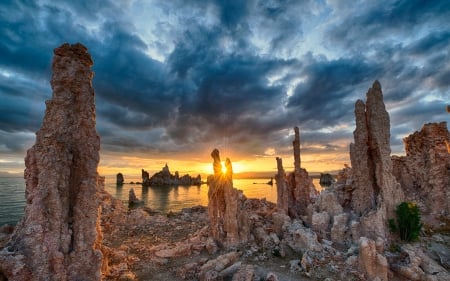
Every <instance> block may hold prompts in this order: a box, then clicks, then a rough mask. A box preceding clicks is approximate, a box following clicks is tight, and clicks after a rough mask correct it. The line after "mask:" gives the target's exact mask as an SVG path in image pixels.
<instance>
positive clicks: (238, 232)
mask: <svg viewBox="0 0 450 281" xmlns="http://www.w3.org/2000/svg"><path fill="white" fill-rule="evenodd" d="M211 157H212V158H213V168H214V175H212V176H210V177H209V178H208V184H209V190H208V215H209V218H210V221H211V232H212V236H213V238H214V239H215V240H216V241H218V242H220V243H223V244H224V245H225V246H236V245H238V244H239V243H241V242H245V241H246V240H247V232H248V229H247V228H248V226H247V225H246V224H243V223H241V224H240V223H239V221H241V220H244V219H245V218H244V217H242V218H241V216H243V215H244V213H239V210H240V209H242V202H243V201H244V200H245V199H246V198H245V196H244V195H243V194H242V191H240V190H237V189H235V188H233V168H232V166H231V161H230V159H228V158H227V159H226V161H225V166H226V172H225V173H223V172H222V164H221V162H220V155H219V150H217V149H214V150H213V151H212V152H211Z"/></svg>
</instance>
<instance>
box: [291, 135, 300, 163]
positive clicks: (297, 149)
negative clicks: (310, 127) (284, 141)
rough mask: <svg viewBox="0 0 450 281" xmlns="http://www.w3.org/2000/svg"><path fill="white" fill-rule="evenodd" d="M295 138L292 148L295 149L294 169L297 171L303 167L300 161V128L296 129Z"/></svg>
mask: <svg viewBox="0 0 450 281" xmlns="http://www.w3.org/2000/svg"><path fill="white" fill-rule="evenodd" d="M294 133H295V138H294V141H293V142H292V146H293V147H294V168H295V171H298V170H300V167H301V159H300V133H299V130H298V127H294Z"/></svg>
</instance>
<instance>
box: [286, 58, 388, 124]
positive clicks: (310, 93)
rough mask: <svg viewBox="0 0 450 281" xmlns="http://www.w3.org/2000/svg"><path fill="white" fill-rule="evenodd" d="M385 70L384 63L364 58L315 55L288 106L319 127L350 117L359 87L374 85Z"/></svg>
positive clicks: (301, 117)
mask: <svg viewBox="0 0 450 281" xmlns="http://www.w3.org/2000/svg"><path fill="white" fill-rule="evenodd" d="M381 70H382V67H380V65H378V64H375V63H374V64H369V63H367V62H366V61H364V58H350V59H338V60H333V61H328V60H315V59H312V61H310V62H309V65H308V66H307V67H305V68H304V69H303V75H304V77H305V78H304V80H305V81H304V82H301V83H300V84H299V85H298V86H297V87H296V89H295V91H294V94H293V95H292V96H291V97H290V98H289V102H288V108H290V109H291V110H295V111H297V112H298V116H299V119H300V120H302V122H308V121H310V120H312V121H315V122H314V123H315V125H314V126H317V127H316V128H317V129H319V128H321V127H324V126H327V125H328V124H335V123H338V122H340V121H349V120H348V119H349V118H348V117H349V114H348V113H349V111H350V112H351V110H349V109H351V108H352V106H353V104H354V102H355V100H354V93H355V90H359V89H361V85H363V87H367V85H370V84H371V83H372V82H373V80H374V77H378V76H380V73H381ZM361 94H363V93H361ZM361 98H362V95H361ZM343 118H344V120H343Z"/></svg>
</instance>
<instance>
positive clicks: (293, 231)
mask: <svg viewBox="0 0 450 281" xmlns="http://www.w3.org/2000/svg"><path fill="white" fill-rule="evenodd" d="M283 231H284V233H283V237H284V239H285V241H286V242H287V243H288V245H289V247H291V248H292V249H293V250H294V251H296V252H299V253H300V252H304V251H306V250H312V251H321V250H322V249H323V247H322V245H321V244H320V243H319V241H318V240H317V235H316V233H314V232H313V231H312V230H311V229H310V228H306V227H305V226H303V224H302V223H301V221H299V220H294V221H293V222H292V223H286V224H285V225H284V226H283Z"/></svg>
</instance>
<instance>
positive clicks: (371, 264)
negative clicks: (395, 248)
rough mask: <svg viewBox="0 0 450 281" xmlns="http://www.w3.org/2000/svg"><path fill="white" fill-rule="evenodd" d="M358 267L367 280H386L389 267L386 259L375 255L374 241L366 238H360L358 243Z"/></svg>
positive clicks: (380, 255)
mask: <svg viewBox="0 0 450 281" xmlns="http://www.w3.org/2000/svg"><path fill="white" fill-rule="evenodd" d="M359 267H360V269H361V270H362V271H363V272H364V273H365V274H366V277H367V278H368V280H375V278H378V280H382V281H387V280H388V270H389V265H388V263H387V260H386V257H384V256H383V255H382V254H381V253H377V250H376V246H375V241H373V240H371V239H367V238H366V237H361V238H360V241H359Z"/></svg>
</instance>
